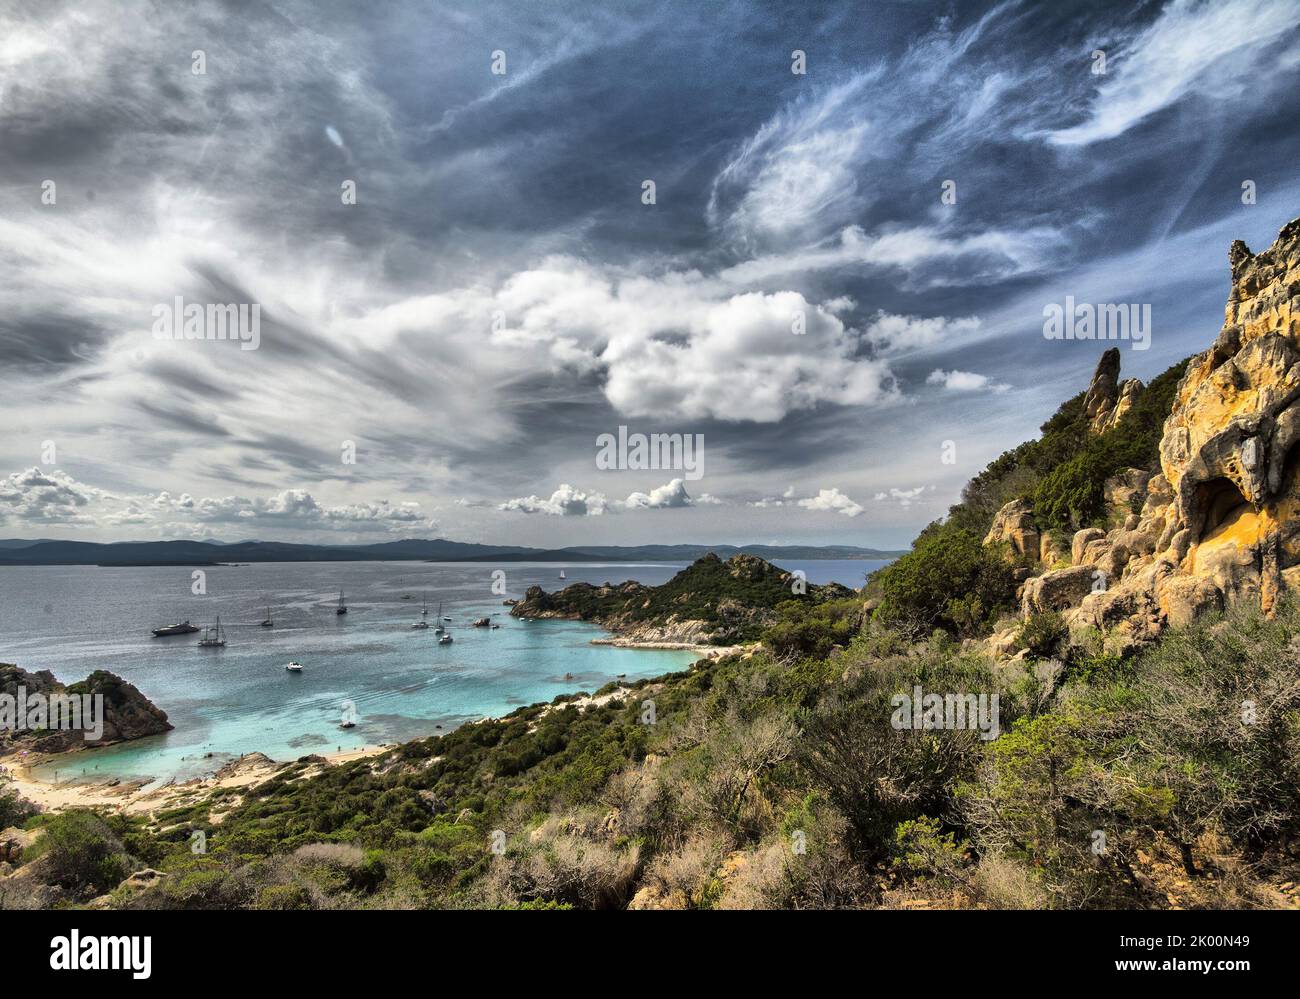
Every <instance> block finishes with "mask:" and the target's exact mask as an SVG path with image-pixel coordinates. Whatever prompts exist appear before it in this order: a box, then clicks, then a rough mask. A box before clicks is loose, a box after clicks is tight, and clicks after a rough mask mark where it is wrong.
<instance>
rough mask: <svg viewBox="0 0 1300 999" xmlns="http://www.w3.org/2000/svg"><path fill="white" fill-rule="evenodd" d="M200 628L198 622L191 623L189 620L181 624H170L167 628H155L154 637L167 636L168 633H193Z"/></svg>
mask: <svg viewBox="0 0 1300 999" xmlns="http://www.w3.org/2000/svg"><path fill="white" fill-rule="evenodd" d="M198 630H199V626H198V625H197V624H190V623H189V622H188V621H182V622H181V623H180V624H169V625H167V627H165V628H154V629H153V637H154V638H166V637H167V636H168V635H192V634H194V633H195V632H196V631H198Z"/></svg>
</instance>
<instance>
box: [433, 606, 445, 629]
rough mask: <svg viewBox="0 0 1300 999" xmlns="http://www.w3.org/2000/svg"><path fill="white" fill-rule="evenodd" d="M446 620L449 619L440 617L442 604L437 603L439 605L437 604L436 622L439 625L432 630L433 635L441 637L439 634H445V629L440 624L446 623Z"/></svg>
mask: <svg viewBox="0 0 1300 999" xmlns="http://www.w3.org/2000/svg"><path fill="white" fill-rule="evenodd" d="M446 620H449V619H448V618H445V617H443V616H442V602H441V601H439V603H438V621H439V624H438V626H437V627H436V628H434V629H433V633H434V634H435V635H441V634H443V633H444V632H446V630H447V629H446V628H444V627H443V626H442V623H441V622H443V621H446Z"/></svg>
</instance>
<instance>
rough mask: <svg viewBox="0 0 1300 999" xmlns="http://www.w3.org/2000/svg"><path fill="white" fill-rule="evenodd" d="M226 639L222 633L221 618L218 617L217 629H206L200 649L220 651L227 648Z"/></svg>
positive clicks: (200, 641) (200, 642)
mask: <svg viewBox="0 0 1300 999" xmlns="http://www.w3.org/2000/svg"><path fill="white" fill-rule="evenodd" d="M225 645H226V638H225V636H224V635H223V634H222V633H221V617H220V616H218V617H217V626H216V627H215V628H204V629H203V637H202V638H200V639H199V648H202V649H220V648H225Z"/></svg>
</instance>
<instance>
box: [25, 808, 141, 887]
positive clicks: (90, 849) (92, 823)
mask: <svg viewBox="0 0 1300 999" xmlns="http://www.w3.org/2000/svg"><path fill="white" fill-rule="evenodd" d="M40 825H41V828H42V829H43V830H44V833H43V834H42V836H41V837H40V839H39V840H37V841H36V845H35V847H34V849H33V852H34V853H35V855H36V856H37V857H42V858H44V863H45V865H46V868H47V870H48V872H49V878H50V881H51V882H52V883H54V884H60V885H63V886H64V887H67V888H72V889H76V890H87V889H89V890H94V891H97V892H106V891H108V890H110V889H112V888H115V887H117V885H118V883H119V882H120V881H122V879H123V878H125V877H126V876H127V875H128V874H130V873H131V862H130V858H129V857H128V856H127V853H126V850H125V849H124V848H123V846H122V842H121V840H119V839H118V838H117V836H115V835H114V833H113V830H112V829H110V828H109V825H108V823H107V822H105V821H104V820H103V819H102V818H100V816H99V815H97V814H96V813H94V812H92V811H89V810H86V809H80V808H78V809H72V810H70V811H66V812H62V813H58V814H54V815H49V816H42V817H41V820H40Z"/></svg>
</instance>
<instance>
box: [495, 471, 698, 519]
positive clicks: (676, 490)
mask: <svg viewBox="0 0 1300 999" xmlns="http://www.w3.org/2000/svg"><path fill="white" fill-rule="evenodd" d="M720 502H721V501H720V500H717V499H715V498H714V497H712V496H709V495H708V494H707V493H706V494H704V495H703V496H702V497H700V498H699V499H698V500H697V499H695V498H693V497H692V496H691V495H690V493H688V492H687V491H686V483H685V481H684V480H682V479H673V480H672V481H671V482H667V483H665V484H664V485H662V486H658V487H656V488H654V489H651V490H650V491H649V492H648V493H643V492H634V493H631V494H629V496H628V497H627V499H625V500H618V499H615V500H611V499H607V498H606V496H605V495H604V494H603V493H597V492H584V491H583V490H581V489H577V488H575V487H574V486H571V485H569V484H568V483H564V484H562V485H561V486H560V488H559V489H557V490H555V492H553V493H551V495H550V496H549V497H543V496H521V497H519V498H517V499H512V500H507V501H506V502H504V503H501V504H499V505H498V506H497V509H498V510H506V511H512V512H516V513H542V514H549V515H550V516H552V517H596V516H601V515H603V514H606V513H619V512H622V511H631V510H675V509H681V508H683V507H688V506H695V505H696V504H697V503H706V504H716V503H720Z"/></svg>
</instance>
